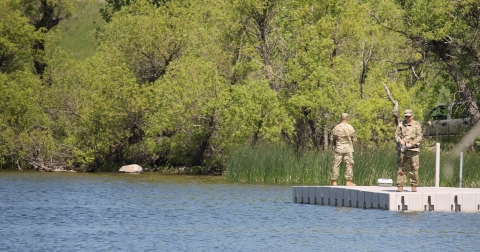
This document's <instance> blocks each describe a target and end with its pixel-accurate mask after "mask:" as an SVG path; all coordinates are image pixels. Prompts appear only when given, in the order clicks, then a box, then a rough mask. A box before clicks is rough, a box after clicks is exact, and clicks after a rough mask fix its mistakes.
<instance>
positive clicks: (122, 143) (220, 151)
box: [0, 0, 480, 186]
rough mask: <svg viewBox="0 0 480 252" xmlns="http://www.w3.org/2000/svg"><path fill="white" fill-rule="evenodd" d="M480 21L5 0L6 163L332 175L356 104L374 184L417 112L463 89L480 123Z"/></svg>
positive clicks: (381, 8) (213, 2) (213, 5)
mask: <svg viewBox="0 0 480 252" xmlns="http://www.w3.org/2000/svg"><path fill="white" fill-rule="evenodd" d="M102 8H103V9H104V11H103V16H102V13H101V12H100V10H101V9H102ZM52 13H54V14H55V15H49V14H52ZM479 17H480V7H479V4H478V3H477V2H475V1H461V2H455V3H451V1H446V0H435V1H433V2H432V1H427V0H415V1H413V0H412V1H401V2H399V1H395V0H388V1H376V0H362V1H330V0H325V1H289V0H248V1H237V0H225V1H223V0H220V1H219V0H202V1H196V0H195V1H194V0H186V1H185V0H182V1H178V0H166V1H157V0H155V1H149V0H135V1H116V0H105V1H103V0H95V1H94V0H74V1H71V0H52V1H39V0H4V1H0V52H1V53H0V93H1V95H0V103H1V104H2V106H0V169H37V170H42V169H47V168H48V169H52V168H53V169H55V168H61V169H66V170H76V171H92V172H93V171H116V170H118V169H119V168H120V167H121V166H122V165H125V164H132V163H136V164H139V165H141V166H142V167H145V168H147V169H148V170H153V171H175V170H176V168H178V167H182V169H183V168H184V167H185V168H187V170H189V171H194V172H197V171H198V172H199V173H207V174H222V173H224V172H226V173H225V174H223V175H224V176H225V177H226V178H227V179H229V180H233V181H249V182H262V183H294V184H296V183H320V184H328V183H327V182H326V181H327V180H329V177H328V175H327V174H326V173H327V172H330V168H331V167H330V166H331V165H330V162H331V158H332V156H333V154H332V153H331V151H330V148H331V146H330V145H331V143H329V141H328V139H329V134H330V133H331V132H330V131H331V129H332V128H333V126H334V125H335V124H337V123H338V122H339V116H340V115H341V113H343V112H347V113H349V114H350V117H351V120H350V122H351V124H352V125H353V126H354V127H355V129H356V130H357V136H358V139H359V145H358V148H357V149H358V150H356V156H357V157H356V165H355V167H356V171H355V176H356V177H358V179H359V180H357V181H356V182H357V183H359V184H375V183H376V179H377V178H378V177H377V176H387V175H388V176H389V177H392V178H393V177H394V172H395V171H394V168H393V170H392V171H390V170H389V168H386V167H391V166H393V167H394V166H395V164H394V161H395V160H394V158H391V156H392V155H394V153H392V151H391V150H393V147H391V146H389V145H390V144H391V142H392V139H391V138H392V134H393V132H394V130H395V125H396V121H397V120H398V119H399V118H398V116H399V114H398V113H400V117H401V111H403V109H405V108H412V109H413V110H414V113H415V119H416V120H419V121H422V120H423V119H424V113H426V112H427V111H428V110H429V109H430V108H432V106H433V105H435V104H436V103H438V102H448V101H452V100H458V99H462V100H466V101H473V102H469V103H467V104H468V113H469V114H470V116H471V118H472V119H473V122H476V121H478V119H479V118H480V113H479V112H478V105H477V103H476V102H474V101H475V100H480V99H479V98H480V85H479V79H480V78H479V76H480V71H479V70H478V66H479V65H480V60H479V58H478V57H477V55H480V47H479V46H480V27H478V25H475V24H478V23H480V20H479ZM386 88H388V90H389V91H390V92H391V95H392V98H393V99H394V100H395V101H396V102H398V104H399V107H398V109H397V110H396V111H393V112H392V109H393V108H394V105H393V104H392V101H391V100H390V99H389V97H388V95H387V92H386ZM442 144H444V142H443V141H442ZM246 145H247V146H252V147H251V150H250V149H249V148H245V147H244V146H246ZM451 145H452V143H450V142H449V143H446V146H447V148H445V149H446V150H448V149H449V148H450V147H451ZM266 146H274V147H275V148H271V147H270V148H269V147H266ZM286 146H289V147H288V148H287V147H286ZM254 150H256V151H254ZM242 153H243V154H242ZM380 153H383V154H382V155H380ZM423 154H425V157H426V159H425V161H423ZM242 155H243V157H245V158H246V160H241V158H240V157H242ZM428 155H429V152H423V153H422V157H421V159H422V161H421V162H422V167H424V166H429V165H431V164H429V163H425V164H423V162H427V161H428V160H430V159H429V156H428ZM445 155H447V153H445ZM468 155H469V156H468V158H472V159H474V157H473V156H474V155H473V154H472V156H470V154H468ZM385 157H388V158H385ZM466 158H467V157H466ZM252 160H256V161H257V162H258V163H252ZM265 162H271V163H269V164H266V163H265ZM469 162H470V161H469ZM260 164H263V165H262V167H260ZM319 167H321V168H319ZM372 167H374V168H372ZM466 168H467V167H466ZM249 169H251V170H249ZM372 169H374V170H372ZM467 169H470V170H469V172H473V171H474V169H473V168H467ZM372 171H373V172H372ZM426 171H427V170H425V172H426ZM422 172H423V171H421V175H422ZM392 174H393V175H392ZM230 176H233V177H230ZM252 176H253V177H252ZM255 176H256V178H255ZM342 176H343V174H342ZM430 176H431V174H428V173H427V174H425V177H426V178H430ZM474 178H475V177H474ZM452 179H453V178H452ZM469 179H470V178H469ZM428 181H430V180H428ZM442 181H448V179H444V180H442ZM340 182H342V181H340ZM424 182H425V183H427V180H426V181H424ZM442 183H443V182H442ZM452 183H454V182H452ZM470 184H471V185H476V184H475V181H474V180H471V181H469V182H468V185H470ZM465 186H467V183H465Z"/></svg>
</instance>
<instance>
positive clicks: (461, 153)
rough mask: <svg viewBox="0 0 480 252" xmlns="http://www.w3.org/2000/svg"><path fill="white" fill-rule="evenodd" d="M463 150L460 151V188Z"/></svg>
mask: <svg viewBox="0 0 480 252" xmlns="http://www.w3.org/2000/svg"><path fill="white" fill-rule="evenodd" d="M462 170H463V152H460V186H459V187H460V188H462V172H463V171H462Z"/></svg>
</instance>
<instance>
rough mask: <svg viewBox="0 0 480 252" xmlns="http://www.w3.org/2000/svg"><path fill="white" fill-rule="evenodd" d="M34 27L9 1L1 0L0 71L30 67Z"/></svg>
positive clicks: (6, 71) (8, 71)
mask: <svg viewBox="0 0 480 252" xmlns="http://www.w3.org/2000/svg"><path fill="white" fill-rule="evenodd" d="M36 38H37V37H36V33H35V31H34V28H33V27H32V26H31V25H30V24H29V23H28V20H27V19H26V18H25V17H24V16H23V14H22V13H21V12H20V11H19V10H18V9H15V8H14V6H13V5H12V4H11V3H10V2H9V1H1V2H0V72H3V73H10V72H13V71H16V70H25V69H29V67H30V66H31V62H32V59H33V52H32V49H31V48H32V45H33V43H34V42H35V40H36Z"/></svg>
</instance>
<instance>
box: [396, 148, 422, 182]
mask: <svg viewBox="0 0 480 252" xmlns="http://www.w3.org/2000/svg"><path fill="white" fill-rule="evenodd" d="M419 168H420V159H419V156H418V151H406V152H398V154H397V186H404V185H405V183H407V171H408V173H409V174H410V176H409V177H410V185H414V186H418V169H419Z"/></svg>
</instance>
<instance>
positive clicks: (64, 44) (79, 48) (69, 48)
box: [50, 0, 105, 59]
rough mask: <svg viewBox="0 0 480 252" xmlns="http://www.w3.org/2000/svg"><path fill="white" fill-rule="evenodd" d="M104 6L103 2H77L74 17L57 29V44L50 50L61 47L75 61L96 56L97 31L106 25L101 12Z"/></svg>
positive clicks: (97, 0)
mask: <svg viewBox="0 0 480 252" xmlns="http://www.w3.org/2000/svg"><path fill="white" fill-rule="evenodd" d="M104 5H105V2H104V1H103V0H95V1H92V0H90V1H88V0H85V1H79V2H77V3H76V4H75V8H74V10H73V15H72V17H71V18H69V19H68V20H64V21H62V22H61V23H60V24H59V26H58V27H57V31H56V33H55V39H54V40H55V41H56V42H55V43H54V44H53V45H51V46H52V47H53V48H50V49H54V48H55V47H59V48H60V49H61V50H64V51H66V52H67V53H68V54H69V55H70V57H71V58H73V59H85V58H88V57H90V56H92V55H94V54H95V48H96V46H97V42H96V40H95V29H96V28H101V27H103V25H104V24H105V21H104V20H103V19H102V16H101V15H100V12H99V10H100V8H101V7H103V6H104Z"/></svg>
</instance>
